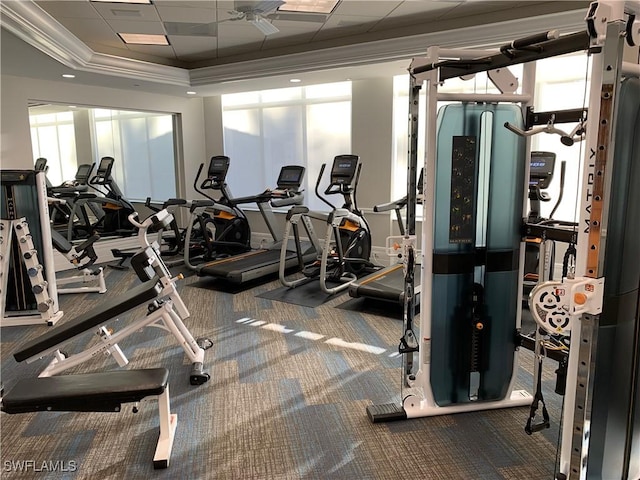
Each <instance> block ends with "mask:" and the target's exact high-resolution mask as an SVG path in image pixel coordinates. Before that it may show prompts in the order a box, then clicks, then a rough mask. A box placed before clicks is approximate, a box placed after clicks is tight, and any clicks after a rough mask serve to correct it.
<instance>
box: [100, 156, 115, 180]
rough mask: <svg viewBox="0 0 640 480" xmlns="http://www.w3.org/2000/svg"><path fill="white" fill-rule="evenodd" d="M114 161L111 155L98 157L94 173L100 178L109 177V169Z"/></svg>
mask: <svg viewBox="0 0 640 480" xmlns="http://www.w3.org/2000/svg"><path fill="white" fill-rule="evenodd" d="M114 161H115V160H114V159H113V158H112V157H102V158H101V159H100V165H98V170H97V171H96V175H97V176H98V177H101V178H107V177H109V175H111V169H112V168H113V162H114Z"/></svg>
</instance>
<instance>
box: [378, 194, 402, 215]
mask: <svg viewBox="0 0 640 480" xmlns="http://www.w3.org/2000/svg"><path fill="white" fill-rule="evenodd" d="M406 205H407V196H406V195H405V196H404V197H402V198H401V199H399V200H394V201H392V202H387V203H381V204H379V205H374V206H373V211H374V212H376V213H380V212H388V211H389V210H395V209H396V208H404V207H405V206H406Z"/></svg>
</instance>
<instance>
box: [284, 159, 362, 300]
mask: <svg viewBox="0 0 640 480" xmlns="http://www.w3.org/2000/svg"><path fill="white" fill-rule="evenodd" d="M325 168H326V164H323V165H322V167H321V168H320V173H319V175H318V180H317V182H316V186H315V192H316V195H317V197H318V198H319V199H320V200H322V201H323V202H324V203H326V204H327V205H328V206H329V207H330V209H331V210H330V211H329V212H328V213H326V212H318V211H311V210H309V209H308V208H307V207H304V206H296V207H293V208H291V210H290V211H289V213H288V214H287V223H286V226H285V233H284V235H283V238H288V237H289V233H290V232H291V229H293V231H294V235H295V236H296V237H297V231H298V225H299V224H300V223H301V222H303V225H304V223H305V221H308V219H314V220H320V221H322V222H325V223H326V225H327V229H326V233H325V238H324V243H323V246H322V248H321V249H320V251H319V253H318V255H317V257H316V259H315V261H313V262H312V263H310V264H306V265H305V264H304V263H303V260H302V256H301V255H299V267H300V269H301V271H302V274H303V275H304V277H302V278H298V279H295V280H291V279H288V278H287V277H286V275H285V273H286V264H285V261H284V258H285V256H286V249H285V246H284V244H283V246H282V250H281V262H280V268H279V277H280V282H281V283H282V284H283V285H284V286H286V287H289V288H295V287H297V286H299V285H303V284H305V283H308V282H309V281H311V280H314V279H316V278H317V279H318V280H319V282H320V289H321V290H322V291H323V292H325V293H327V294H329V295H333V294H335V293H338V292H341V291H343V290H345V289H347V288H348V287H349V285H351V284H352V283H353V282H355V281H356V280H357V279H358V276H359V275H361V274H363V273H366V272H368V271H369V270H371V269H372V268H373V265H372V264H371V263H370V262H369V256H370V254H371V233H370V230H369V225H368V224H367V221H366V219H365V218H364V215H363V214H362V212H361V211H360V210H359V209H358V206H357V201H356V192H357V188H358V180H359V178H360V171H361V169H362V164H361V163H360V158H359V157H358V156H357V155H338V156H336V157H335V158H334V161H333V166H332V168H331V176H330V181H329V186H328V187H327V188H326V189H325V191H324V196H323V194H321V193H320V182H321V181H322V177H323V174H324V171H325ZM328 195H342V197H343V199H344V204H343V205H342V207H341V208H336V207H335V205H333V204H332V203H331V202H330V201H329V200H327V199H326V198H325V196H328ZM307 223H308V222H307ZM296 243H297V242H296ZM314 243H318V244H321V243H320V242H319V241H317V242H314ZM328 281H332V282H338V283H339V285H337V286H335V287H328V286H327V282H328Z"/></svg>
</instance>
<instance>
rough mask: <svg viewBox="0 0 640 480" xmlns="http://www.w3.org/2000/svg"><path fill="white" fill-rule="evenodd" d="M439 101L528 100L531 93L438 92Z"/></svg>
mask: <svg viewBox="0 0 640 480" xmlns="http://www.w3.org/2000/svg"><path fill="white" fill-rule="evenodd" d="M438 100H439V101H441V102H492V103H495V102H523V103H525V102H530V101H531V95H525V94H519V93H444V92H440V93H438Z"/></svg>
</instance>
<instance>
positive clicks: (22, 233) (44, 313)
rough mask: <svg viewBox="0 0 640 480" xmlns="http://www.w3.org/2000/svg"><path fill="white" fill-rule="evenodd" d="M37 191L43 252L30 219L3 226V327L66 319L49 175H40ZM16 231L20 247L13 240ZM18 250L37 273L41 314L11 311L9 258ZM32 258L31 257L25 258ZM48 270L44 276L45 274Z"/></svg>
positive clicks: (0, 261)
mask: <svg viewBox="0 0 640 480" xmlns="http://www.w3.org/2000/svg"><path fill="white" fill-rule="evenodd" d="M36 189H37V197H38V210H39V213H40V224H39V225H37V226H34V225H32V226H31V227H32V228H38V229H40V234H41V238H42V245H43V250H42V251H40V252H37V251H36V250H35V248H34V245H33V240H32V238H31V235H30V233H29V225H28V224H27V221H26V219H24V218H21V219H17V220H2V221H1V222H2V224H1V225H0V290H1V292H0V327H7V326H18V325H49V326H51V325H55V323H56V322H57V321H58V320H60V319H61V318H62V316H63V315H64V312H63V311H62V310H60V309H59V305H58V290H57V286H56V279H55V268H54V264H53V248H52V246H51V230H50V228H51V227H50V225H49V209H48V207H47V187H46V182H45V173H44V172H38V173H37V174H36ZM14 231H15V233H16V237H17V239H18V245H14V244H13V241H12V237H13V232H14ZM16 246H17V247H18V248H19V249H20V252H21V258H22V261H23V263H24V265H25V267H26V268H27V269H35V270H32V272H33V273H35V275H34V276H30V281H31V285H32V287H34V288H36V289H37V290H38V291H37V292H36V291H35V290H34V294H35V295H36V300H37V302H38V310H37V311H24V312H7V311H6V298H5V296H6V293H7V282H8V275H7V272H8V271H9V259H10V257H11V249H12V248H15V247H16ZM25 254H27V256H28V257H29V258H27V257H26V256H25ZM43 271H44V274H43Z"/></svg>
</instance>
